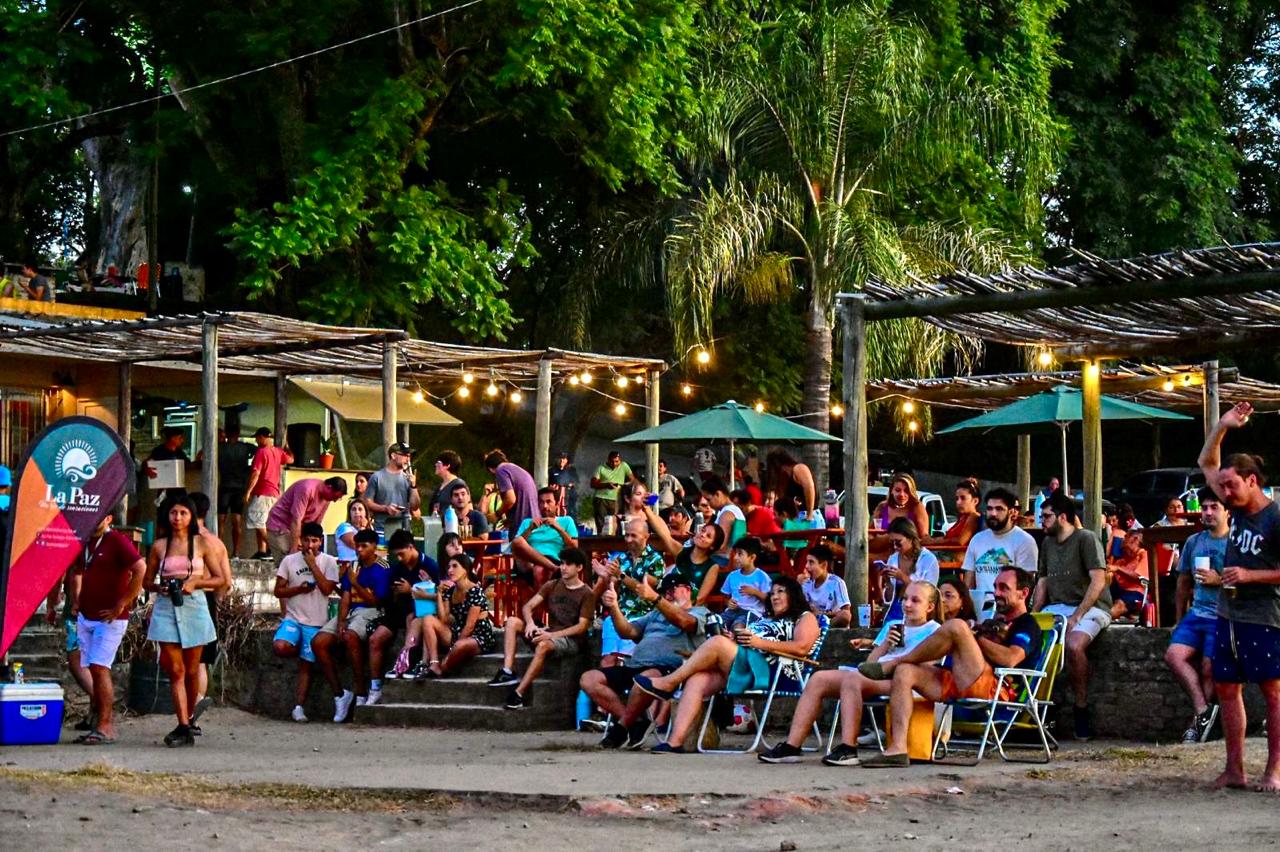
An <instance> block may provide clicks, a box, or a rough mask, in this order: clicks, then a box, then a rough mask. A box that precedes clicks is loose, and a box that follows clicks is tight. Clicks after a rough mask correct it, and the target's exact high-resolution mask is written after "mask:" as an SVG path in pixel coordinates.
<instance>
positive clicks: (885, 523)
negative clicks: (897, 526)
mask: <svg viewBox="0 0 1280 852" xmlns="http://www.w3.org/2000/svg"><path fill="white" fill-rule="evenodd" d="M872 517H873V518H875V520H876V527H877V528H879V529H882V530H887V529H889V525H890V524H891V523H893V522H894V521H895V520H896V519H898V518H906V519H907V520H909V521H911V522H912V523H913V524H915V525H916V530H917V531H918V532H919V536H920V538H924V537H925V536H927V535H929V513H928V512H927V511H925V508H924V503H923V502H922V501H921V500H920V494H919V492H918V491H916V481H915V479H914V478H912V476H911V474H909V473H895V474H894V475H893V479H891V480H889V496H888V497H886V498H884V500H882V501H880V505H879V506H877V507H876V509H875V511H874V512H873V513H872Z"/></svg>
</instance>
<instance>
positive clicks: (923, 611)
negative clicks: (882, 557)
mask: <svg viewBox="0 0 1280 852" xmlns="http://www.w3.org/2000/svg"><path fill="white" fill-rule="evenodd" d="M941 623H942V602H941V598H940V596H939V594H938V588H937V587H936V586H934V585H933V584H932V583H925V582H916V583H912V584H911V585H909V586H907V590H906V592H904V593H903V596H902V621H895V622H893V623H892V624H887V625H885V629H884V630H882V631H881V635H882V637H883V638H881V640H880V642H879V643H878V644H877V645H876V647H875V649H874V650H873V651H872V652H871V656H869V657H868V658H867V659H868V660H884V659H892V658H893V657H896V656H900V655H902V654H905V653H906V652H907V651H909V650H911V649H912V648H914V647H915V646H916V645H917V644H918V643H920V642H921V641H922V640H923V639H925V637H927V636H929V635H930V634H931V633H933V631H935V630H937V629H938V627H939V626H940V625H941ZM892 689H893V681H892V680H891V679H890V680H872V679H871V678H869V677H867V676H866V675H864V674H862V673H861V672H859V671H858V670H857V669H856V668H850V667H844V666H842V667H840V668H839V669H836V670H834V671H832V670H830V669H826V670H823V671H817V672H814V673H813V675H811V676H810V677H809V682H808V683H807V684H806V685H805V688H804V693H803V694H802V695H801V696H800V701H799V702H798V703H797V704H796V711H795V714H794V715H793V716H792V717H791V730H790V731H789V732H788V734H787V738H786V740H784V741H783V742H780V743H778V744H777V745H776V746H774V747H773V748H771V749H769V750H768V751H766V752H764V753H762V754H760V755H759V758H760V760H762V761H763V762H765V763H796V762H797V761H799V760H800V756H801V750H800V747H801V746H802V745H803V744H804V741H805V740H806V739H807V738H808V737H809V736H810V734H812V733H813V725H814V723H815V722H816V721H817V720H818V717H819V716H820V715H821V714H822V702H823V700H825V699H827V698H839V699H840V735H841V737H840V743H839V744H838V745H836V746H835V748H833V749H832V750H831V752H830V753H829V754H827V755H826V756H825V757H823V758H822V762H823V763H825V764H827V765H828V766H857V765H858V726H859V725H861V723H862V703H863V701H864V700H865V699H867V698H875V697H879V696H884V695H888V694H889V692H890V691H891V690H892Z"/></svg>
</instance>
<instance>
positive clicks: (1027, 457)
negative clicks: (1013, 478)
mask: <svg viewBox="0 0 1280 852" xmlns="http://www.w3.org/2000/svg"><path fill="white" fill-rule="evenodd" d="M1018 499H1019V500H1021V501H1022V512H1023V514H1026V515H1030V514H1031V513H1032V512H1033V511H1034V506H1033V505H1032V503H1031V436H1030V435H1019V436H1018ZM1036 522H1037V523H1039V519H1036Z"/></svg>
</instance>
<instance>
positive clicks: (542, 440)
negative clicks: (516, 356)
mask: <svg viewBox="0 0 1280 852" xmlns="http://www.w3.org/2000/svg"><path fill="white" fill-rule="evenodd" d="M552 364H553V362H552V360H551V359H550V358H543V359H542V360H541V361H539V362H538V390H537V393H536V394H535V396H536V399H535V400H534V406H533V481H534V484H535V485H537V486H538V487H539V488H546V487H547V483H548V482H549V481H550V479H549V475H550V473H551V367H552Z"/></svg>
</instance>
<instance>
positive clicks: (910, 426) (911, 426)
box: [907, 420, 920, 432]
mask: <svg viewBox="0 0 1280 852" xmlns="http://www.w3.org/2000/svg"><path fill="white" fill-rule="evenodd" d="M907 429H908V430H909V431H911V432H919V431H920V424H919V423H917V422H916V421H914V420H912V421H911V422H910V423H908V424H907Z"/></svg>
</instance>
